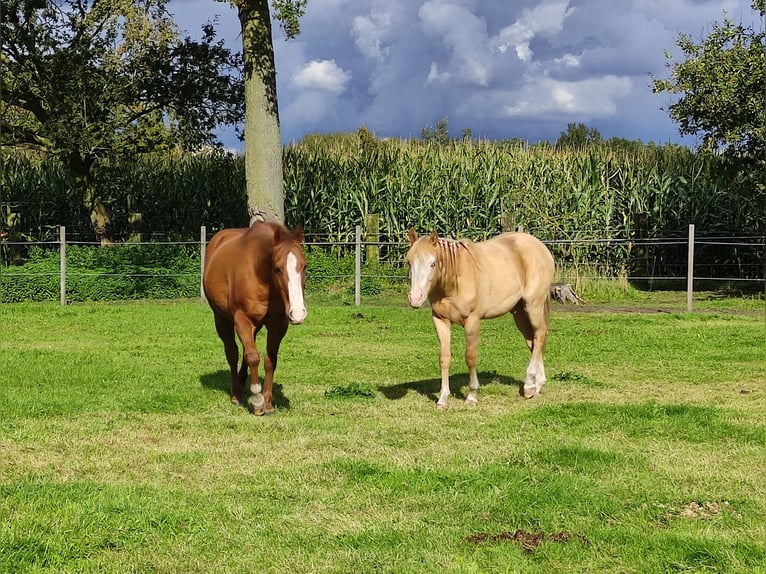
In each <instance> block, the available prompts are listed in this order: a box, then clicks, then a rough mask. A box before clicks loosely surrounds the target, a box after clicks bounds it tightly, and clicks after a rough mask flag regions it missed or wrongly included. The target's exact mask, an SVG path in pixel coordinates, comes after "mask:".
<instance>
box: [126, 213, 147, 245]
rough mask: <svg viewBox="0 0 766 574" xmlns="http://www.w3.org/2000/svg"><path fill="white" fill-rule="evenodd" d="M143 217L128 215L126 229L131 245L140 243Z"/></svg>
mask: <svg viewBox="0 0 766 574" xmlns="http://www.w3.org/2000/svg"><path fill="white" fill-rule="evenodd" d="M143 220H144V215H143V214H142V213H130V214H128V229H129V230H130V236H129V237H128V241H129V242H131V243H141V241H142V240H143V235H142V233H141V231H142V227H143Z"/></svg>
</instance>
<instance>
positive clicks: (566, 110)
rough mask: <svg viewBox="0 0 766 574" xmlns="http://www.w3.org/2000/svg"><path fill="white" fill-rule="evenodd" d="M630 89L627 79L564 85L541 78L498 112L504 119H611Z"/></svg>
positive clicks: (594, 80)
mask: <svg viewBox="0 0 766 574" xmlns="http://www.w3.org/2000/svg"><path fill="white" fill-rule="evenodd" d="M631 87H632V82H631V80H630V78H627V77H619V76H604V77H602V78H588V79H585V80H580V81H572V82H564V81H559V80H553V79H551V78H542V79H540V80H537V81H532V82H530V83H528V84H526V85H525V86H524V87H523V88H522V89H521V90H520V91H519V92H518V93H516V94H513V97H514V101H513V103H510V104H505V105H503V106H502V108H501V115H502V116H503V117H506V118H511V117H521V116H524V117H526V116H545V115H551V114H552V115H563V116H570V117H571V116H578V117H585V118H599V117H602V118H603V117H610V116H613V115H615V114H616V113H617V110H618V103H619V102H618V100H620V99H621V98H623V97H625V96H627V95H628V94H629V93H630V91H631Z"/></svg>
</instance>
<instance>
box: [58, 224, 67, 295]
mask: <svg viewBox="0 0 766 574" xmlns="http://www.w3.org/2000/svg"><path fill="white" fill-rule="evenodd" d="M59 303H60V304H61V305H66V227H64V226H63V225H62V226H61V227H59Z"/></svg>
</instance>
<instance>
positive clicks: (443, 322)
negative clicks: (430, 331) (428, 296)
mask: <svg viewBox="0 0 766 574" xmlns="http://www.w3.org/2000/svg"><path fill="white" fill-rule="evenodd" d="M433 320H434V326H435V327H436V335H437V336H438V337H439V367H441V380H442V384H441V392H440V393H439V400H437V401H436V408H437V409H446V408H447V397H449V395H450V392H449V366H450V361H451V360H452V352H451V350H450V338H451V336H452V323H451V322H450V320H449V319H442V318H441V317H437V316H436V315H433Z"/></svg>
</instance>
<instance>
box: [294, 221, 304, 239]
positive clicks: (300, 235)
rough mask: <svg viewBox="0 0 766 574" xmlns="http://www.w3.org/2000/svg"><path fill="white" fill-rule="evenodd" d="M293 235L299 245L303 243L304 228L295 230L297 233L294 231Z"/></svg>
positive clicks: (299, 227)
mask: <svg viewBox="0 0 766 574" xmlns="http://www.w3.org/2000/svg"><path fill="white" fill-rule="evenodd" d="M293 235H295V239H296V240H297V241H298V243H303V227H301V226H300V225H299V226H298V227H296V228H295V231H293Z"/></svg>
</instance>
